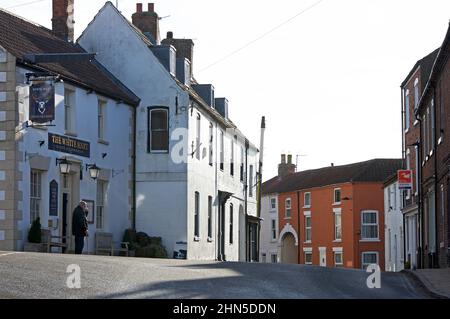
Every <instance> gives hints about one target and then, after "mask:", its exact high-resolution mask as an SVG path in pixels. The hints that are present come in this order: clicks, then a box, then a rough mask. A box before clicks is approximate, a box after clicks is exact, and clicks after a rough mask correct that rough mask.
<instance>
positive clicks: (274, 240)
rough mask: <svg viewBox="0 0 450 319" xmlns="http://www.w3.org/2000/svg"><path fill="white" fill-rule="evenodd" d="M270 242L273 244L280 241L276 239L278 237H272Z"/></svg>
mask: <svg viewBox="0 0 450 319" xmlns="http://www.w3.org/2000/svg"><path fill="white" fill-rule="evenodd" d="M270 243H271V244H275V243H278V240H276V239H271V240H270Z"/></svg>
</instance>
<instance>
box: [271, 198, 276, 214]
mask: <svg viewBox="0 0 450 319" xmlns="http://www.w3.org/2000/svg"><path fill="white" fill-rule="evenodd" d="M272 201H273V202H274V203H275V205H272ZM269 205H270V211H271V212H276V210H277V198H276V197H271V198H270V200H269Z"/></svg>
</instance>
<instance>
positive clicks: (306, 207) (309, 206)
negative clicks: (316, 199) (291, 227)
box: [303, 205, 311, 209]
mask: <svg viewBox="0 0 450 319" xmlns="http://www.w3.org/2000/svg"><path fill="white" fill-rule="evenodd" d="M303 208H305V209H310V208H311V205H308V206H303Z"/></svg>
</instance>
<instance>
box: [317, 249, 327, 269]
mask: <svg viewBox="0 0 450 319" xmlns="http://www.w3.org/2000/svg"><path fill="white" fill-rule="evenodd" d="M319 257H320V267H326V266H327V248H326V247H320V248H319Z"/></svg>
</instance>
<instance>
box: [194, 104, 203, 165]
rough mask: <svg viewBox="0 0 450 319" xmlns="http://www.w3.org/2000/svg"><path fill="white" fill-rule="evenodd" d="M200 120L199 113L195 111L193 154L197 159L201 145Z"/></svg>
mask: <svg viewBox="0 0 450 319" xmlns="http://www.w3.org/2000/svg"><path fill="white" fill-rule="evenodd" d="M201 121H202V118H201V116H200V113H197V121H196V126H197V130H196V134H197V135H196V137H195V156H196V158H197V159H198V160H200V159H201V157H200V156H201V155H200V146H201Z"/></svg>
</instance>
